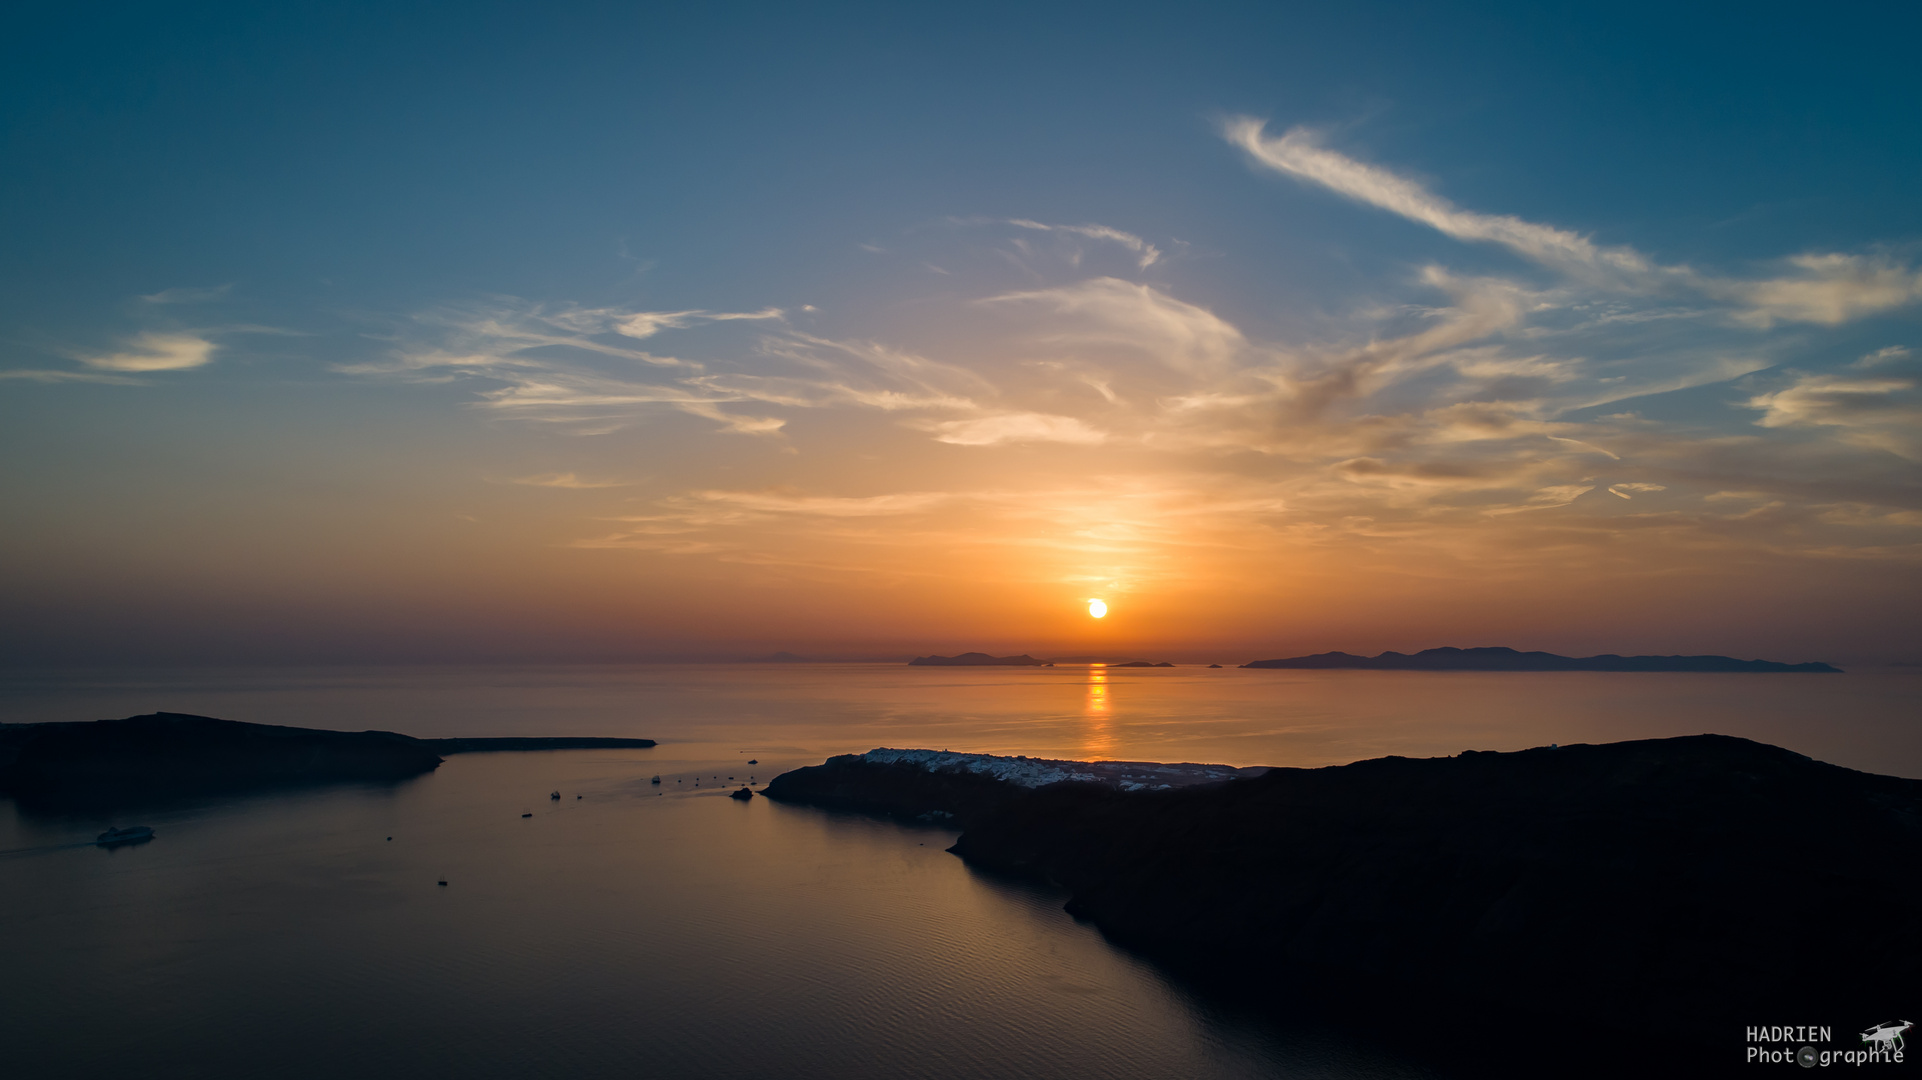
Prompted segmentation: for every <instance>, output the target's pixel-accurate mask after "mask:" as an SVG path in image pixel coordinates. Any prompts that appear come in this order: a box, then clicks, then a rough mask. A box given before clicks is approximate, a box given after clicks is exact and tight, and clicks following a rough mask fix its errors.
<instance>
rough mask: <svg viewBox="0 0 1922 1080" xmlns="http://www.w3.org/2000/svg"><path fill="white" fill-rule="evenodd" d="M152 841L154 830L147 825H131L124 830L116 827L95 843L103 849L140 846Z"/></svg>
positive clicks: (102, 834) (103, 834)
mask: <svg viewBox="0 0 1922 1080" xmlns="http://www.w3.org/2000/svg"><path fill="white" fill-rule="evenodd" d="M152 839H153V829H151V828H149V827H147V826H145V825H129V826H127V827H126V828H124V829H123V828H121V827H119V826H118V825H116V826H114V827H113V828H111V829H108V830H107V831H106V832H103V833H101V834H100V835H99V837H97V838H96V839H95V840H94V843H96V844H100V845H101V846H103V847H114V846H117V845H120V844H138V843H141V842H143V841H146V840H152Z"/></svg>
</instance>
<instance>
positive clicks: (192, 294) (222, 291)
mask: <svg viewBox="0 0 1922 1080" xmlns="http://www.w3.org/2000/svg"><path fill="white" fill-rule="evenodd" d="M233 291H234V286H233V283H232V282H228V283H227V284H225V285H209V286H205V287H202V288H194V287H181V288H174V289H162V290H160V291H159V292H156V293H148V294H146V295H145V296H142V297H141V298H140V299H141V300H143V301H145V302H147V303H149V304H209V303H213V302H214V301H216V300H225V299H226V298H227V296H228V294H230V293H232V292H233Z"/></svg>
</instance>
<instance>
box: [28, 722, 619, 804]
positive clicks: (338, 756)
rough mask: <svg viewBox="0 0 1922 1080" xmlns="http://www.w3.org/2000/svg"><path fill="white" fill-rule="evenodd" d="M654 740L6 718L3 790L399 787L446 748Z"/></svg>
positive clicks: (34, 794)
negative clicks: (419, 736)
mask: <svg viewBox="0 0 1922 1080" xmlns="http://www.w3.org/2000/svg"><path fill="white" fill-rule="evenodd" d="M653 745H654V743H653V741H652V740H650V739H600V738H573V737H558V738H503V739H416V738H413V737H411V736H407V735H402V734H399V733H397V732H392V731H326V730H321V729H316V728H297V727H279V726H276V725H271V724H247V723H241V722H239V721H235V720H218V719H215V718H213V717H210V716H192V715H188V714H185V713H149V714H147V715H145V716H130V717H127V718H125V719H121V720H96V721H91V722H76V723H51V724H0V795H6V796H12V797H14V798H17V799H21V800H25V801H27V802H29V803H61V802H92V801H100V800H115V801H126V800H131V799H138V798H141V797H150V796H169V795H184V794H200V793H215V792H237V791H248V790H258V789H267V788H281V787H297V786H304V785H310V784H325V783H394V782H397V781H400V780H405V779H408V778H409V777H414V776H419V775H421V774H422V773H428V772H432V771H433V770H434V769H436V768H438V767H439V766H440V764H441V760H442V755H443V754H458V753H475V752H483V751H501V750H562V749H584V748H607V747H614V746H653Z"/></svg>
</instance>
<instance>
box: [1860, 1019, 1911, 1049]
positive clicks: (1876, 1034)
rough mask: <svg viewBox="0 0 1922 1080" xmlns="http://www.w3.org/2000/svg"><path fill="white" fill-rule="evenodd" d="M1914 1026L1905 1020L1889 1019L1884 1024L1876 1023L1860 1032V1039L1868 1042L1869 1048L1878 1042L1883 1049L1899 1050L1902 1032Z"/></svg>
mask: <svg viewBox="0 0 1922 1080" xmlns="http://www.w3.org/2000/svg"><path fill="white" fill-rule="evenodd" d="M1914 1026H1915V1025H1914V1024H1911V1023H1909V1022H1908V1021H1907V1020H1891V1021H1889V1022H1888V1023H1886V1024H1877V1025H1875V1026H1874V1027H1872V1028H1870V1029H1868V1030H1867V1031H1864V1032H1863V1033H1862V1041H1863V1042H1865V1043H1868V1044H1869V1046H1870V1047H1871V1048H1873V1047H1874V1046H1875V1044H1877V1043H1880V1044H1882V1048H1883V1049H1887V1050H1900V1049H1902V1033H1903V1032H1905V1031H1907V1030H1909V1029H1910V1028H1912V1027H1914Z"/></svg>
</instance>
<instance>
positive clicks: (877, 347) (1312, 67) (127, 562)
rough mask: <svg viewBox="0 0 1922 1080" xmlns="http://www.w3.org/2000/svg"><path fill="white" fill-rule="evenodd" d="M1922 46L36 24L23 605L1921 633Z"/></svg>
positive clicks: (318, 651)
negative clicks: (1098, 610) (1921, 49)
mask: <svg viewBox="0 0 1922 1080" xmlns="http://www.w3.org/2000/svg"><path fill="white" fill-rule="evenodd" d="M1918 31H1922V16H1918V14H1917V13H1916V9H1914V8H1913V7H1912V6H1909V5H1898V4H1893V3H1887V4H1840V5H1831V6H1827V7H1823V8H1821V9H1819V10H1817V9H1814V8H1809V7H1807V6H1806V5H1793V6H1791V5H1769V4H1742V5H1710V4H1700V5H1673V4H1662V5H1653V4H1649V5H1638V4H1613V5H1607V6H1606V7H1603V6H1592V7H1589V8H1586V9H1577V8H1574V7H1552V6H1545V5H1538V4H1512V5H1505V4H1473V5H1443V4H1369V3H1355V4H1343V5H1289V4H1280V3H1269V4H1260V5H1226V4H1200V5H1195V4H1182V5H1174V4H1159V5H1129V4H1116V3H1104V4H1051V5H1033V4H1021V5H1015V4H1006V5H1001V4H991V3H990V4H973V5H967V6H965V7H952V6H950V7H945V8H942V7H936V6H931V5H895V4H888V5H883V4H873V5H833V4H823V5H767V4H727V3H714V4H702V5H678V6H674V7H673V8H670V6H669V5H639V4H627V5H613V4H608V5H601V4H583V3H566V2H560V3H548V4H540V5H535V4H487V3H472V2H469V3H461V4H406V3H382V4H356V3H338V2H336V3H328V4H277V5H238V4H235V5H221V4H200V5H191V6H189V5H173V4H160V3H107V4H99V5H84V6H81V5H68V4H52V3H37V4H26V5H22V6H20V7H17V8H15V9H13V13H12V14H11V15H10V16H9V32H8V33H7V34H5V35H0V155H3V156H4V160H5V162H6V167H5V168H4V169H0V499H3V500H4V505H5V506H6V513H5V515H4V522H5V524H4V528H3V529H0V566H4V567H5V570H4V573H0V647H4V649H5V652H6V654H7V655H8V657H9V658H10V661H9V662H13V663H36V664H37V663H60V664H82V663H253V662H261V663H268V662H272V663H286V662H314V663H348V662H386V661H392V662H410V661H433V662H441V661H447V662H456V661H506V660H514V661H613V660H675V659H685V660H725V659H735V658H740V657H745V656H754V655H760V654H765V653H770V652H773V651H775V650H785V651H789V652H793V653H797V654H800V655H803V656H808V657H818V658H893V657H905V656H911V655H916V654H922V653H930V652H942V653H947V652H957V651H963V650H968V649H982V650H987V651H991V652H997V653H1002V652H1030V653H1033V654H1035V655H1065V654H1110V653H1112V654H1116V655H1121V654H1126V655H1142V656H1147V657H1149V658H1152V659H1170V660H1176V661H1208V660H1219V661H1222V662H1234V663H1239V662H1243V661H1246V660H1251V659H1258V658H1264V657H1272V656H1287V655H1296V654H1300V653H1305V652H1317V651H1323V650H1328V649H1343V650H1346V651H1350V652H1362V653H1373V652H1377V651H1380V650H1382V649H1399V650H1403V651H1412V650H1416V649H1421V648H1428V647H1433V646H1438V645H1463V646H1466V645H1498V644H1499V645H1510V646H1514V647H1517V648H1540V649H1549V650H1552V651H1557V652H1564V653H1572V654H1581V655H1586V654H1589V653H1596V652H1619V653H1625V654H1626V653H1677V652H1681V653H1722V654H1730V655H1739V656H1744V657H1764V658H1769V659H1777V660H1787V661H1802V660H1811V659H1821V660H1829V661H1832V662H1840V663H1855V664H1881V663H1894V662H1914V661H1922V618H1918V614H1919V613H1922V572H1919V569H1922V390H1919V389H1918V379H1919V378H1922V200H1918V199H1917V198H1916V197H1915V196H1916V191H1917V186H1916V185H1917V180H1916V178H1917V176H1918V175H1922V140H1919V139H1918V135H1922V125H1918V123H1917V120H1916V115H1917V112H1916V110H1917V106H1918V104H1919V103H1922V66H1918V65H1916V64H1915V63H1914V62H1913V58H1912V56H1910V55H1908V54H1909V52H1910V51H1911V50H1910V46H1911V44H1912V42H1913V41H1914V40H1916V37H1917V32H1918ZM1096 598H1100V599H1102V600H1103V601H1104V602H1105V603H1106V604H1107V605H1108V608H1109V614H1108V615H1107V617H1105V618H1103V619H1100V620H1095V619H1092V618H1090V617H1089V615H1088V610H1087V609H1088V603H1089V601H1090V600H1092V599H1096Z"/></svg>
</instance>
